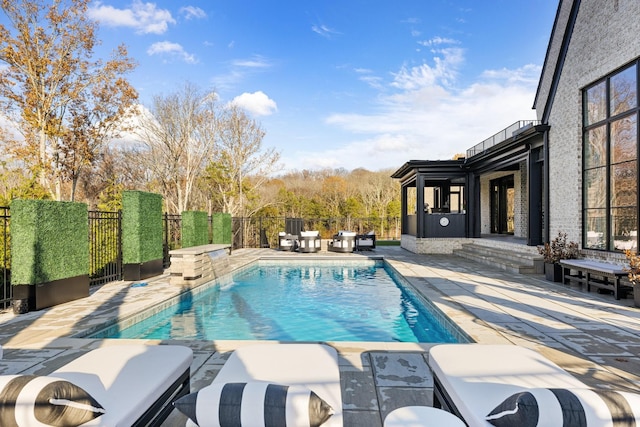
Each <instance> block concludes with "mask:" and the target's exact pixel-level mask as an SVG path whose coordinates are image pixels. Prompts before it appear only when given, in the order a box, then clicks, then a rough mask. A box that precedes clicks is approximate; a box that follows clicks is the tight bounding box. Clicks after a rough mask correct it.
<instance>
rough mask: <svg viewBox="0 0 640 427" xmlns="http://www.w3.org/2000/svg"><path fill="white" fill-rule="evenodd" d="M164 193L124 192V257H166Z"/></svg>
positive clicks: (133, 261) (130, 261)
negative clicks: (163, 220)
mask: <svg viewBox="0 0 640 427" xmlns="http://www.w3.org/2000/svg"><path fill="white" fill-rule="evenodd" d="M162 234H163V228H162V196H161V195H159V194H154V193H146V192H143V191H124V192H122V261H123V263H125V264H137V263H143V262H147V261H153V260H158V259H162Z"/></svg>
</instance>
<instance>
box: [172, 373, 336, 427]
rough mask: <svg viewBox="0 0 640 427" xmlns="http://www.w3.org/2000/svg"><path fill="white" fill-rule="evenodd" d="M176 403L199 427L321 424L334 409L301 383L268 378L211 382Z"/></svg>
mask: <svg viewBox="0 0 640 427" xmlns="http://www.w3.org/2000/svg"><path fill="white" fill-rule="evenodd" d="M175 407H176V408H177V409H178V410H179V411H180V412H182V413H183V414H185V415H186V416H187V417H189V419H191V420H192V421H193V422H195V423H196V424H197V425H198V426H199V427H219V426H225V425H230V426H231V425H233V426H245V427H246V426H265V427H287V426H320V425H322V424H323V423H324V422H325V421H327V420H328V419H329V418H330V417H331V415H332V414H333V409H332V408H331V407H330V406H329V405H328V404H327V403H326V402H325V401H323V400H322V399H320V398H319V397H318V396H317V395H316V394H315V393H314V392H313V391H311V390H309V389H308V388H306V387H303V386H299V385H298V386H286V385H281V384H271V383H267V382H247V383H213V384H211V385H210V386H207V387H205V388H203V389H201V390H200V391H197V392H195V393H191V394H189V395H187V396H184V397H182V398H180V399H178V400H177V401H176V402H175Z"/></svg>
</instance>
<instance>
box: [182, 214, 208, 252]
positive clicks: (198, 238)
mask: <svg viewBox="0 0 640 427" xmlns="http://www.w3.org/2000/svg"><path fill="white" fill-rule="evenodd" d="M207 243H209V221H208V217H207V213H206V212H202V211H185V212H182V247H183V248H190V247H193V246H201V245H206V244H207Z"/></svg>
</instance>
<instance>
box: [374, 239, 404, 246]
mask: <svg viewBox="0 0 640 427" xmlns="http://www.w3.org/2000/svg"><path fill="white" fill-rule="evenodd" d="M376 246H400V240H376Z"/></svg>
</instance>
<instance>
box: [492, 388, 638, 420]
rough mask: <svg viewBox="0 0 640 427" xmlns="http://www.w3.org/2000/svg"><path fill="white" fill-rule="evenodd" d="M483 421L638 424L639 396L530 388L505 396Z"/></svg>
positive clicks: (621, 393)
mask: <svg viewBox="0 0 640 427" xmlns="http://www.w3.org/2000/svg"><path fill="white" fill-rule="evenodd" d="M486 419H487V421H489V422H490V423H491V424H492V425H494V426H496V427H509V426H518V427H542V426H551V425H558V426H562V425H570V426H602V427H608V426H611V427H613V426H615V425H625V426H632V425H640V395H638V394H633V393H627V392H616V391H610V390H591V389H548V388H533V389H527V390H523V391H521V392H519V393H516V394H514V395H512V396H509V397H508V398H507V399H505V400H504V401H503V402H502V403H500V404H499V405H498V406H497V407H496V408H495V409H494V410H493V411H491V412H490V413H489V414H488V415H487V418H486ZM614 420H615V423H614Z"/></svg>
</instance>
